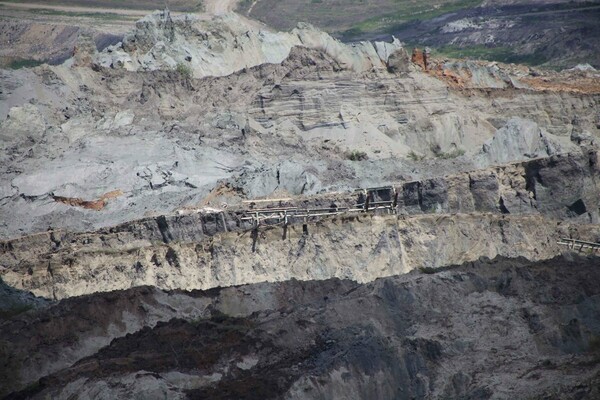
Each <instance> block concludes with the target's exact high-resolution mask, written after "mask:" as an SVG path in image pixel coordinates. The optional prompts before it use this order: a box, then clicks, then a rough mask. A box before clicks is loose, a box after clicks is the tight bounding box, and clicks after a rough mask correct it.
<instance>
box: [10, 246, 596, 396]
mask: <svg viewBox="0 0 600 400" xmlns="http://www.w3.org/2000/svg"><path fill="white" fill-rule="evenodd" d="M597 265H598V259H597V258H585V257H579V256H569V257H559V258H555V259H552V260H548V261H545V262H530V261H526V260H524V259H513V260H507V259H503V258H498V259H495V260H480V261H476V262H473V263H467V264H464V265H461V266H454V267H450V268H447V269H445V270H444V271H438V272H436V273H434V274H431V273H428V274H424V273H418V272H414V273H411V274H408V275H403V276H397V277H393V278H384V279H379V280H377V281H376V282H373V283H369V284H357V283H355V282H350V281H344V280H341V281H340V280H335V279H334V280H325V281H319V282H298V281H289V282H285V283H277V284H258V285H249V286H243V287H237V288H228V289H221V290H212V291H208V292H191V293H185V292H163V291H160V290H156V289H151V288H141V289H134V290H127V291H124V292H115V293H107V294H98V295H95V296H88V297H82V298H76V299H70V300H66V301H62V302H60V303H59V304H57V305H54V306H52V307H50V308H48V309H44V310H40V311H36V312H32V313H29V314H26V315H23V316H20V317H18V318H16V319H13V320H12V321H8V322H4V323H2V330H0V341H1V343H2V344H3V348H2V351H3V355H4V356H5V360H7V361H6V362H5V364H3V368H2V370H0V373H1V374H2V377H3V380H2V381H3V382H10V385H11V386H9V388H10V389H12V390H18V389H22V388H24V387H25V386H26V385H28V384H29V383H31V382H35V381H36V380H37V379H38V378H39V377H40V376H45V378H43V379H41V380H39V381H38V382H37V383H36V384H33V385H31V384H29V386H28V388H27V389H25V390H24V391H22V392H20V393H17V394H14V395H12V396H9V398H47V397H52V398H58V399H61V398H70V396H79V397H99V398H127V397H131V396H134V395H141V396H144V397H145V398H159V397H165V396H166V397H169V398H233V397H235V398H240V397H244V398H251V399H254V398H256V399H263V398H287V399H297V398H298V399H299V398H314V399H320V398H323V399H325V398H336V399H337V398H339V399H343V398H347V397H348V396H352V397H358V398H372V397H373V395H374V394H375V397H377V398H414V397H417V398H453V399H454V398H456V399H458V398H466V397H468V398H475V399H487V398H503V397H507V396H516V397H519V398H545V397H547V396H550V397H560V398H594V397H595V396H597V395H598V385H597V383H598V376H599V375H598V374H599V370H598V362H597V360H598V348H597V347H598V346H597V338H598V335H599V334H600V319H599V318H598V313H597V310H598V307H599V306H600V305H599V304H598V298H599V296H598V288H599V287H600V285H599V282H598V280H599V279H600V276H599V271H600V270H599V269H598V268H597ZM107 310H110V312H108V311H107ZM171 318H172V319H171ZM23 326H28V327H30V328H31V329H27V330H26V331H23V328H22V327H23ZM9 343H11V344H13V345H12V346H11V345H8V344H9ZM31 354H35V358H34V359H32V358H31V357H30V356H31ZM57 355H59V356H58V357H57ZM9 376H10V377H11V379H4V378H7V377H9ZM4 389H5V390H6V387H4Z"/></svg>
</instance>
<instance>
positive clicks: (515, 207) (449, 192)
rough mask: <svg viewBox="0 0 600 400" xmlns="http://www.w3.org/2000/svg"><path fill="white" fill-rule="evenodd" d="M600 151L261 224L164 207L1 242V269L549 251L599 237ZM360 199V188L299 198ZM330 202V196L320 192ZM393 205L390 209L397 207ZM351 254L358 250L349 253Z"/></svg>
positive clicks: (184, 270) (531, 255) (349, 272)
mask: <svg viewBox="0 0 600 400" xmlns="http://www.w3.org/2000/svg"><path fill="white" fill-rule="evenodd" d="M597 177H598V160H597V153H595V152H591V153H589V154H588V155H586V156H583V155H580V156H574V155H573V156H556V157H553V158H550V159H539V160H534V161H530V162H527V163H522V164H515V165H507V166H503V167H496V168H493V169H489V170H481V171H477V172H475V173H468V174H467V173H465V174H460V175H453V176H446V177H441V178H433V179H429V180H424V181H417V182H409V183H405V184H403V185H401V186H399V187H398V188H394V189H392V188H390V189H389V190H390V193H389V194H388V197H389V198H390V199H391V198H392V196H394V194H393V193H397V195H396V198H395V202H396V208H395V209H393V210H392V209H390V210H387V211H385V212H384V213H383V214H381V213H377V212H376V213H359V214H352V213H347V214H341V215H339V216H333V217H329V218H315V217H312V218H310V220H309V222H311V224H310V226H308V225H307V226H306V227H302V223H301V222H300V223H299V222H296V223H293V221H292V223H291V224H290V225H285V226H282V225H276V226H269V225H266V226H263V227H258V228H256V227H255V226H254V225H253V222H252V221H250V220H248V219H243V218H242V217H243V216H244V215H245V214H244V213H245V211H244V210H239V211H234V210H231V211H228V212H219V213H212V214H203V213H192V214H188V215H180V216H172V217H168V218H167V217H158V218H153V219H146V220H141V221H133V222H130V223H127V224H124V225H121V226H118V227H114V228H111V229H106V230H101V231H98V232H91V233H81V234H76V233H70V232H61V231H56V232H49V233H43V234H38V235H33V236H28V237H24V238H22V239H16V240H12V241H8V242H4V243H3V246H2V247H3V249H2V260H3V261H2V266H3V270H2V279H3V280H4V281H5V282H7V283H8V284H10V285H12V286H14V287H16V288H19V289H22V290H27V291H32V292H33V293H35V294H36V295H38V296H43V297H48V298H53V299H62V298H65V297H71V296H78V295H84V294H90V293H94V292H98V291H111V290H123V289H128V288H130V287H135V286H142V285H150V286H156V287H158V288H161V289H186V290H192V289H208V288H213V287H223V286H233V285H240V284H247V283H254V282H263V281H268V282H277V281H285V280H289V279H301V280H314V279H317V280H321V279H329V278H333V277H338V278H343V279H352V280H355V281H358V282H368V281H372V280H374V279H376V278H379V277H384V276H393V275H397V274H403V273H406V272H409V271H411V270H413V269H416V268H439V267H442V266H445V265H450V264H460V263H463V262H467V261H473V260H476V259H478V258H479V257H481V256H485V257H490V258H493V257H496V256H504V257H518V256H522V257H526V258H528V259H531V260H543V259H548V258H551V257H554V256H556V255H558V254H559V253H560V249H559V247H558V245H557V244H556V242H557V241H558V239H560V238H562V237H575V238H579V239H586V240H597V237H598V234H599V233H600V231H598V225H596V224H597V221H598V209H599V204H598V196H597V193H598V188H597V187H596V186H595V185H596V183H595V182H596V180H597ZM331 201H335V202H336V207H341V206H344V205H350V206H354V204H357V203H358V201H359V199H358V195H356V194H351V193H349V194H347V195H342V194H338V195H337V196H336V197H335V198H334V199H330V198H328V197H327V196H325V197H324V198H323V199H321V198H320V197H318V196H317V197H313V198H307V199H305V200H304V201H302V200H301V199H297V200H296V205H302V206H304V207H305V208H311V207H313V208H314V207H319V206H321V207H322V206H323V205H324V204H326V206H329V205H330V204H331ZM323 203H324V204H323ZM392 212H393V214H391V213H392ZM348 254H352V257H348V256H347V255H348Z"/></svg>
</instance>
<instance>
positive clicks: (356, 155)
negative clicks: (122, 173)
mask: <svg viewBox="0 0 600 400" xmlns="http://www.w3.org/2000/svg"><path fill="white" fill-rule="evenodd" d="M346 158H347V159H348V160H350V161H363V160H368V159H369V156H368V155H367V153H365V152H364V151H360V150H352V151H350V152H347V153H346Z"/></svg>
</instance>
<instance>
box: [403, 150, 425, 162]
mask: <svg viewBox="0 0 600 400" xmlns="http://www.w3.org/2000/svg"><path fill="white" fill-rule="evenodd" d="M407 157H408V158H410V159H411V160H413V161H422V160H423V159H424V158H425V156H423V155H419V154H417V153H415V152H414V151H412V150H411V152H410V153H408V156H407Z"/></svg>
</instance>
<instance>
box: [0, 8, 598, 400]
mask: <svg viewBox="0 0 600 400" xmlns="http://www.w3.org/2000/svg"><path fill="white" fill-rule="evenodd" d="M84 50H85V49H83V48H82V52H80V53H78V54H76V57H75V58H74V59H73V60H70V61H69V62H67V63H65V64H64V65H61V66H55V67H48V66H43V67H39V68H35V69H25V70H21V71H12V72H8V71H0V74H1V78H2V79H1V80H0V84H1V85H2V90H1V93H0V117H1V118H2V119H3V121H2V122H1V125H0V139H1V141H0V146H1V147H2V150H4V151H2V152H0V163H1V165H2V169H0V217H1V218H0V236H1V237H2V238H4V239H5V240H4V241H2V242H0V277H1V278H2V281H3V282H2V283H0V300H1V299H8V300H10V302H8V303H7V304H8V305H7V306H3V307H1V308H0V312H1V313H2V314H1V315H0V317H3V320H1V321H0V354H1V355H2V357H0V360H2V363H0V382H2V385H0V394H10V396H12V397H14V398H47V397H51V398H71V397H73V396H74V397H84V398H85V397H95V398H131V397H132V396H134V395H139V396H142V397H145V398H164V397H168V398H232V397H236V398H238V397H245V398H261V399H262V398H289V399H296V398H298V399H299V398H307V397H308V398H336V397H337V398H347V397H350V396H358V397H361V398H371V397H373V394H375V397H379V398H415V397H416V398H476V399H487V398H493V397H494V396H495V397H497V398H505V397H511V396H512V397H515V398H529V397H532V398H535V397H536V396H539V397H540V398H544V396H555V397H560V396H567V395H568V394H570V393H571V392H572V393H575V394H574V396H575V397H577V396H583V397H585V396H588V397H590V398H593V397H594V396H596V395H597V394H598V393H597V383H598V376H600V375H599V371H598V358H597V341H598V337H600V322H599V321H600V318H599V316H598V313H597V309H598V305H597V304H596V303H597V298H598V294H597V291H598V290H597V288H598V287H600V286H599V285H598V282H597V280H598V279H597V278H598V272H597V271H598V270H597V268H596V267H597V265H598V259H597V257H594V256H593V255H592V254H590V255H589V258H586V257H583V256H575V255H573V254H570V255H567V256H565V257H560V255H561V253H563V252H564V250H565V249H564V248H560V247H559V244H558V243H557V241H558V240H559V239H561V238H565V237H566V238H573V239H581V240H586V241H590V242H598V241H600V225H599V224H598V221H599V218H600V215H599V212H600V197H599V194H600V188H599V187H598V179H599V178H600V177H599V174H600V159H599V156H598V148H597V140H598V139H597V138H598V129H599V128H600V122H599V121H600V120H599V119H598V114H599V105H600V94H599V93H600V88H598V86H597V84H596V83H594V82H595V79H597V75H596V74H597V73H596V72H594V71H587V72H586V71H583V72H581V73H579V72H577V73H574V72H568V73H557V74H554V75H552V76H553V79H554V78H556V79H557V80H555V81H552V82H551V83H552V84H550V80H549V79H550V78H549V76H550V75H543V76H542V75H539V73H538V71H535V70H530V69H527V68H521V67H518V66H505V65H496V64H493V65H492V64H484V63H471V62H451V61H435V60H433V61H431V64H429V67H428V68H427V69H426V70H422V69H421V68H420V67H419V66H418V65H413V64H412V63H411V62H410V60H409V59H408V55H407V54H406V52H405V51H404V49H402V47H401V44H400V43H399V42H397V41H393V42H391V43H361V44H356V45H354V46H352V45H346V44H342V43H340V42H338V41H336V40H334V39H332V38H331V37H329V36H328V35H326V34H324V33H322V32H319V31H317V30H315V29H314V28H312V27H310V26H306V25H303V26H299V27H298V29H296V30H294V31H293V32H291V33H277V32H272V31H269V30H267V29H266V28H264V27H263V26H260V25H257V24H255V23H253V22H249V21H246V20H244V19H242V18H240V17H236V16H234V15H224V16H219V17H216V18H214V19H212V20H210V21H201V20H198V19H195V18H192V17H185V16H184V17H178V18H172V17H171V16H170V15H168V14H166V13H163V14H161V13H158V14H155V15H152V16H149V17H147V18H145V19H143V20H141V21H140V22H139V23H138V25H137V27H136V29H135V30H134V31H133V32H131V33H130V34H129V35H127V36H126V38H125V40H124V41H123V42H122V43H121V44H120V45H117V46H115V47H112V48H109V49H107V50H106V51H104V52H102V53H100V54H96V53H95V51H90V52H91V53H93V54H85V51H84ZM590 82H591V84H590ZM369 187H379V188H378V189H373V190H372V191H366V190H362V189H361V190H358V191H356V189H360V188H363V189H364V188H369ZM369 196H371V197H369ZM265 197H266V198H271V200H270V201H268V200H267V201H265V200H266V199H265ZM273 198H276V200H273ZM367 199H370V200H367ZM368 201H372V202H374V203H377V202H378V201H383V202H385V204H387V206H386V207H383V208H381V209H376V208H375V209H374V207H372V208H369V207H368V205H367V202H368ZM263 206H264V207H267V208H268V209H269V210H270V211H269V212H274V211H273V209H277V208H284V209H286V210H291V209H295V210H307V209H319V210H342V211H340V212H339V213H338V211H336V213H337V214H336V215H329V216H324V215H321V216H314V215H310V216H306V217H295V218H292V219H291V220H288V219H287V218H285V219H283V220H282V219H281V218H280V217H273V218H271V219H265V220H263V221H262V222H261V224H260V225H257V224H255V223H254V222H253V220H252V215H253V213H254V214H256V213H257V212H258V211H259V209H260V207H263ZM280 211H281V210H280ZM282 212H283V211H282ZM256 218H258V215H256ZM7 238H11V239H7ZM490 259H494V261H490ZM456 265H459V266H456ZM238 285H243V286H238ZM198 290H205V291H204V292H199V291H198ZM187 291H192V292H187ZM29 292H32V293H33V294H35V295H37V296H41V297H43V298H36V297H34V296H33V295H32V294H31V293H29ZM29 308H33V309H34V310H30V311H28V312H24V311H25V310H26V309H29ZM4 382H7V383H4ZM557 382H560V385H558V384H557ZM103 396H104V397H103ZM578 398H580V397H578Z"/></svg>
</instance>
